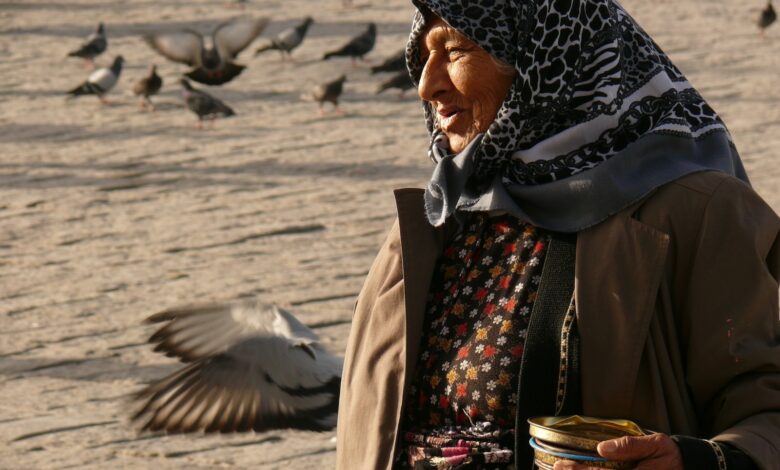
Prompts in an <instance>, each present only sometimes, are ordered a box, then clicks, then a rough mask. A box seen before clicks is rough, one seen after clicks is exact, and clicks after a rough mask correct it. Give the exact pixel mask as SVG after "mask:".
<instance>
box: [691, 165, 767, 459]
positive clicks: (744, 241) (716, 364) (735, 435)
mask: <svg viewBox="0 0 780 470" xmlns="http://www.w3.org/2000/svg"><path fill="white" fill-rule="evenodd" d="M779 233H780V219H778V217H777V215H776V214H775V213H774V212H773V211H772V209H771V208H770V207H769V206H768V205H767V204H766V203H765V202H764V201H763V200H762V199H761V198H760V197H759V196H758V195H757V194H756V193H755V192H754V191H753V190H752V189H751V188H750V187H749V186H747V185H746V184H744V183H742V182H741V181H739V180H736V179H732V178H728V179H725V180H724V181H723V183H722V184H721V185H720V186H719V188H718V189H717V190H716V191H715V193H714V194H713V196H712V197H711V199H710V201H709V203H708V205H707V208H706V209H705V212H704V216H703V219H702V224H701V226H700V229H699V235H698V239H697V240H696V243H695V245H694V246H695V253H694V254H692V255H693V266H692V271H691V275H690V277H689V281H688V284H687V289H686V291H685V292H684V293H683V295H684V299H685V300H684V305H685V316H684V324H683V325H682V330H683V331H682V333H683V335H682V336H683V338H682V339H683V341H684V343H683V348H684V351H685V354H686V359H685V362H686V378H687V382H688V386H689V388H690V391H691V394H692V397H693V399H694V403H695V404H696V408H697V409H696V411H697V414H698V416H699V420H700V422H701V423H702V425H703V429H702V431H703V433H704V434H706V435H707V436H712V437H711V439H712V440H713V441H717V442H724V443H727V444H730V445H732V446H734V447H736V448H738V449H740V450H742V451H743V452H745V453H746V454H747V455H749V456H750V457H751V458H752V459H753V461H754V462H756V464H757V465H758V467H759V468H762V469H773V470H777V469H780V316H779V314H778V280H779V279H780V240H779V239H778V234H779Z"/></svg>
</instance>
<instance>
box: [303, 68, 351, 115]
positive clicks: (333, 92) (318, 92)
mask: <svg viewBox="0 0 780 470" xmlns="http://www.w3.org/2000/svg"><path fill="white" fill-rule="evenodd" d="M346 81H347V76H346V75H342V76H340V77H339V78H337V79H335V80H333V81H330V82H327V83H322V84H320V85H317V86H315V87H314V88H313V89H312V90H311V92H310V94H309V95H308V98H311V99H312V100H314V101H316V102H318V103H319V105H320V114H324V113H325V111H324V108H323V106H324V105H325V102H330V103H333V107H334V109H335V111H336V113H339V114H341V110H340V109H339V97H340V96H341V92H342V91H344V82H346Z"/></svg>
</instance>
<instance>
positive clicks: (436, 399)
mask: <svg viewBox="0 0 780 470" xmlns="http://www.w3.org/2000/svg"><path fill="white" fill-rule="evenodd" d="M437 401H439V399H438V398H437V397H436V394H432V395H431V405H435V404H436V402H437Z"/></svg>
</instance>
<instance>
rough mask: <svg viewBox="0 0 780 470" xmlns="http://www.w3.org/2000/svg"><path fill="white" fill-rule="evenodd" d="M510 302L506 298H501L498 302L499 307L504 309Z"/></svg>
mask: <svg viewBox="0 0 780 470" xmlns="http://www.w3.org/2000/svg"><path fill="white" fill-rule="evenodd" d="M491 295H492V294H491ZM508 300H509V299H507V298H506V297H501V298H500V299H499V300H498V305H499V306H500V307H503V306H504V305H506V303H507V301H508Z"/></svg>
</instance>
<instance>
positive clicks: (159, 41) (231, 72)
mask: <svg viewBox="0 0 780 470" xmlns="http://www.w3.org/2000/svg"><path fill="white" fill-rule="evenodd" d="M267 25H268V18H260V19H253V18H236V19H233V20H230V21H226V22H224V23H221V24H220V25H219V26H217V27H216V28H215V29H214V31H213V32H212V33H211V35H209V36H203V35H202V34H200V33H198V32H197V31H193V30H191V29H185V30H182V31H178V32H174V33H156V34H150V35H147V36H144V40H145V41H146V43H147V44H149V46H151V47H152V49H154V50H155V51H157V52H158V53H160V54H161V55H162V56H163V57H165V58H167V59H170V60H172V61H174V62H180V63H182V64H186V65H189V66H190V67H192V70H190V71H189V72H187V73H185V74H184V75H185V76H186V77H188V78H190V79H192V80H195V81H196V82H200V83H203V84H206V85H222V84H223V83H227V82H229V81H231V80H233V79H234V78H236V77H237V76H238V75H240V74H241V72H243V71H244V69H245V68H246V66H244V65H241V64H237V63H235V62H233V60H234V59H235V58H236V56H238V54H239V53H240V52H241V51H243V50H244V49H246V48H247V47H248V46H249V45H250V44H251V43H252V41H254V40H255V38H257V36H259V35H260V33H262V32H263V30H264V29H265V27H266V26H267Z"/></svg>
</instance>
